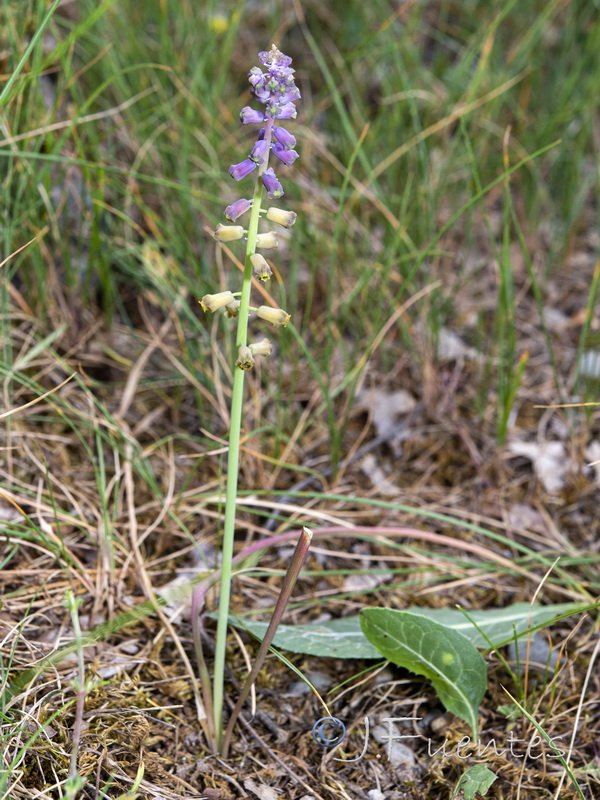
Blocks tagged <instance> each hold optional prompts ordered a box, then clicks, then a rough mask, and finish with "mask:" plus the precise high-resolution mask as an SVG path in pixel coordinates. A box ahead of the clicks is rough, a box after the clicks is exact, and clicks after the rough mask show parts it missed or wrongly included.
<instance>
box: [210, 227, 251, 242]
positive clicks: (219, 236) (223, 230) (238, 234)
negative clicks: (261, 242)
mask: <svg viewBox="0 0 600 800" xmlns="http://www.w3.org/2000/svg"><path fill="white" fill-rule="evenodd" d="M213 236H214V237H215V239H216V240H217V242H234V241H235V240H236V239H242V238H243V237H244V229H243V228H242V226H241V225H221V223H220V222H219V224H218V225H217V227H216V228H215V232H214V234H213Z"/></svg>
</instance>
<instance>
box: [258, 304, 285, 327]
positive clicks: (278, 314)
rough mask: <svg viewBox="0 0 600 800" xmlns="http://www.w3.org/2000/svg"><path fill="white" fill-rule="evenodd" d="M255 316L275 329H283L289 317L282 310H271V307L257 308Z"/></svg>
mask: <svg viewBox="0 0 600 800" xmlns="http://www.w3.org/2000/svg"><path fill="white" fill-rule="evenodd" d="M256 314H257V315H258V316H259V317H260V318H261V319H265V320H266V321H267V322H270V323H271V324H272V325H275V327H276V328H285V326H286V325H287V324H288V322H289V321H290V319H291V316H290V315H289V314H288V313H287V311H284V310H283V308H273V307H272V306H259V307H258V308H257V309H256Z"/></svg>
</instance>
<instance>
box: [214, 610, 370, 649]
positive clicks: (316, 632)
mask: <svg viewBox="0 0 600 800" xmlns="http://www.w3.org/2000/svg"><path fill="white" fill-rule="evenodd" d="M229 620H230V622H231V623H232V624H233V625H235V626H236V627H238V628H244V629H245V630H247V631H249V632H250V633H252V634H253V635H254V636H256V638H257V639H260V640H261V641H262V638H263V636H264V635H265V631H266V630H267V623H266V622H256V621H254V620H249V619H242V618H240V617H232V616H230V617H229ZM273 644H274V645H275V647H280V648H281V649H282V650H289V651H290V652H291V653H304V654H305V655H309V656H320V657H322V658H323V657H325V658H327V657H329V658H381V653H380V652H379V651H378V650H377V649H376V648H375V647H373V645H372V644H371V643H370V642H369V641H368V640H367V639H366V638H365V635H364V633H363V632H362V630H361V629H360V622H359V619H358V617H342V618H341V619H332V620H330V621H329V622H318V623H315V622H309V623H308V624H306V625H280V626H279V627H278V628H277V633H276V634H275V638H274V639H273Z"/></svg>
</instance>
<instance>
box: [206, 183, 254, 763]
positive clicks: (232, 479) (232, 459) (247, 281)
mask: <svg viewBox="0 0 600 800" xmlns="http://www.w3.org/2000/svg"><path fill="white" fill-rule="evenodd" d="M261 200H262V183H261V180H260V175H259V176H258V178H257V181H256V187H255V189H254V197H253V203H252V210H251V213H250V220H249V223H248V243H247V245H246V260H245V263H244V279H243V283H242V294H241V296H240V308H239V312H238V326H237V335H236V350H237V348H238V347H240V346H241V345H245V344H246V339H247V336H248V313H249V306H250V289H251V288H252V262H251V261H250V256H251V255H252V254H253V253H254V251H255V250H256V236H257V233H258V221H259V215H260V207H261ZM245 374H246V373H245V372H244V370H243V369H239V368H237V367H236V368H235V372H234V378H233V392H232V396H231V422H230V429H229V454H228V458H227V488H226V492H225V522H224V525H223V543H222V547H221V553H222V563H221V590H220V595H219V616H218V618H217V636H216V643H215V666H214V675H213V713H214V725H215V739H216V742H215V744H216V746H217V750H220V748H221V741H222V738H223V699H224V698H223V695H224V680H225V647H226V643H227V618H228V615H229V601H230V597H231V571H232V560H233V539H234V534H235V506H236V499H237V489H238V471H239V461H240V436H241V430H242V408H243V402H244V377H245Z"/></svg>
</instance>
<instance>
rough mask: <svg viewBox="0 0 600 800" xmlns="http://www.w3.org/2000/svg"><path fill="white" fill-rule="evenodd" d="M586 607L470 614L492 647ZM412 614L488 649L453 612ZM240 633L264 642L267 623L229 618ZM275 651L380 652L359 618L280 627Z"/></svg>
mask: <svg viewBox="0 0 600 800" xmlns="http://www.w3.org/2000/svg"><path fill="white" fill-rule="evenodd" d="M583 608H585V606H582V605H581V604H580V603H561V604H559V605H552V606H530V604H529V603H516V604H515V605H512V606H508V607H507V608H492V609H487V610H484V611H469V612H468V613H469V616H470V617H471V618H472V619H473V620H474V621H475V622H476V623H477V625H478V626H479V627H480V628H481V630H482V632H484V633H485V634H486V635H487V636H488V637H489V639H490V640H491V641H492V643H493V644H495V645H499V644H501V643H502V642H505V641H507V640H509V639H512V638H513V636H514V632H513V631H514V630H515V631H516V632H517V635H518V634H522V633H523V632H524V631H527V630H528V629H529V628H535V627H536V626H538V625H544V624H547V623H548V622H550V621H552V620H553V619H555V618H556V617H559V616H561V615H562V614H568V613H575V612H576V611H579V610H582V609H583ZM406 611H410V612H412V613H414V614H420V615H421V616H424V617H427V618H428V619H432V620H434V622H439V623H441V624H442V625H445V626H446V627H448V628H452V629H453V630H455V631H459V632H460V633H464V635H465V636H466V637H467V638H468V639H469V640H470V641H471V642H472V643H473V644H474V645H475V646H476V647H480V648H482V649H487V648H488V647H489V644H488V642H487V640H486V639H485V637H484V636H483V635H482V633H479V631H478V630H477V628H476V627H475V626H474V625H473V624H472V623H471V622H469V620H468V619H467V618H466V617H465V615H464V614H463V613H462V612H461V611H459V610H458V609H456V608H407V609H406ZM230 621H231V623H232V624H233V625H235V626H236V627H238V628H244V629H245V630H247V631H249V632H250V633H252V634H253V635H254V636H256V637H257V639H261V640H262V638H263V636H264V634H265V631H266V630H267V623H266V622H256V621H254V620H250V619H246V618H242V617H234V616H231V617H230ZM273 644H274V645H275V647H280V648H281V649H282V650H288V651H289V652H291V653H304V654H305V655H310V656H320V657H330V658H379V657H380V653H379V652H378V651H377V650H376V648H375V647H373V645H372V644H371V643H370V642H369V641H367V639H366V638H365V636H364V634H363V632H362V630H361V627H360V620H359V618H358V616H355V617H343V618H342V619H334V620H330V621H329V622H309V623H306V624H304V625H280V626H279V628H278V629H277V633H276V634H275V639H274V640H273Z"/></svg>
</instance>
